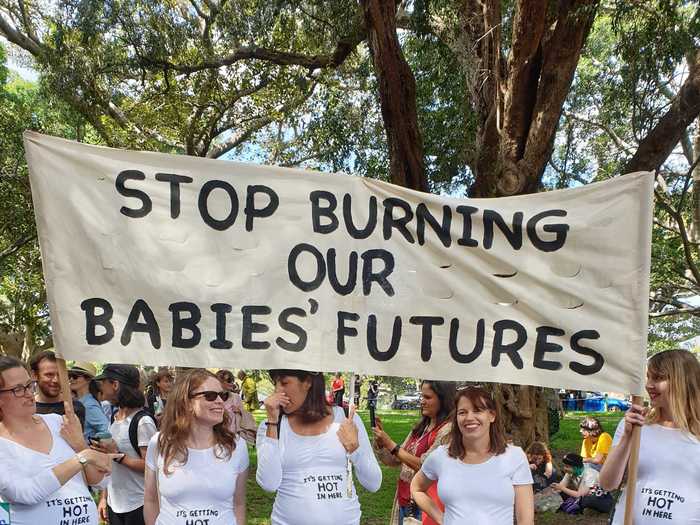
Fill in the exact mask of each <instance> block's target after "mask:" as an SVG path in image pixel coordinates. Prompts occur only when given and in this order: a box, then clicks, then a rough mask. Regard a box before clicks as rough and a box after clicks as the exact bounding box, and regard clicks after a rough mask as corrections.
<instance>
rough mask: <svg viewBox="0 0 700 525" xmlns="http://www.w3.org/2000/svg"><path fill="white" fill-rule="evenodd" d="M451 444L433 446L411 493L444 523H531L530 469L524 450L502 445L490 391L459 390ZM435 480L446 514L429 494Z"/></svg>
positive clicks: (420, 504)
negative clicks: (428, 491)
mask: <svg viewBox="0 0 700 525" xmlns="http://www.w3.org/2000/svg"><path fill="white" fill-rule="evenodd" d="M455 407H456V408H455V412H454V415H453V418H452V432H451V439H450V444H449V445H443V446H440V447H438V448H437V449H435V451H433V452H432V453H431V454H430V455H429V456H428V458H427V459H425V460H424V461H423V465H422V466H421V469H420V470H419V471H418V472H417V473H416V475H415V476H414V477H413V481H411V495H412V496H413V499H414V501H415V502H416V504H418V506H419V507H420V508H421V509H422V510H423V511H424V512H426V513H427V514H428V515H429V516H430V517H431V518H432V519H434V520H435V521H436V522H437V523H444V524H445V525H462V524H464V523H469V524H471V525H512V524H513V516H515V522H516V523H517V525H532V524H534V519H535V517H534V516H535V511H534V499H533V493H532V474H531V472H530V467H529V464H528V461H527V456H525V452H523V450H522V449H521V448H520V447H515V446H512V445H507V444H506V439H505V434H504V432H503V428H502V426H501V424H500V422H499V420H498V416H499V410H498V406H497V405H496V403H495V402H494V401H493V398H492V397H491V394H489V393H488V392H487V391H486V390H484V389H483V388H481V387H466V388H463V389H461V390H459V391H458V392H457V397H456V398H455ZM434 481H437V489H438V496H440V499H441V500H442V502H443V503H444V505H445V511H444V513H443V512H442V511H441V510H440V508H439V507H438V506H437V504H436V503H435V502H434V501H433V500H432V499H431V498H430V496H429V495H428V494H427V490H428V488H429V487H430V485H431V484H432V483H433V482H434Z"/></svg>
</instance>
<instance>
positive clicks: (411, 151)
mask: <svg viewBox="0 0 700 525" xmlns="http://www.w3.org/2000/svg"><path fill="white" fill-rule="evenodd" d="M362 7H363V10H364V15H365V22H366V24H367V30H368V31H367V32H368V43H369V49H370V51H371V53H372V61H373V64H374V72H375V75H376V77H377V83H378V85H379V100H380V103H381V108H382V118H383V120H384V129H385V130H386V138H387V143H388V145H389V159H390V176H391V182H393V183H394V184H398V185H399V186H405V187H407V188H411V189H414V190H419V191H426V192H427V191H428V181H427V178H426V176H425V167H424V164H423V139H422V138H421V134H420V130H419V129H418V115H417V110H416V79H415V78H414V77H413V72H412V71H411V68H410V67H409V65H408V63H407V62H406V59H405V58H404V56H403V53H402V52H401V46H400V44H399V39H398V36H397V34H396V3H395V2H394V1H393V0H363V1H362Z"/></svg>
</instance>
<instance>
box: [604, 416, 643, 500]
mask: <svg viewBox="0 0 700 525" xmlns="http://www.w3.org/2000/svg"><path fill="white" fill-rule="evenodd" d="M645 413H646V409H645V408H644V407H641V406H639V405H632V406H631V407H630V408H629V409H628V410H627V412H626V413H625V419H624V427H623V431H622V435H621V436H620V439H619V441H618V442H617V445H615V446H614V447H612V449H610V453H609V454H608V457H607V460H606V461H605V463H604V464H603V468H602V469H601V471H600V476H599V477H598V483H599V484H600V487H601V488H602V489H603V490H615V489H616V488H618V487H619V486H620V483H622V478H623V477H624V475H625V470H626V469H627V462H628V461H629V457H630V452H631V450H632V439H631V437H632V429H633V428H634V427H635V426H639V427H641V426H643V425H644V416H645ZM618 432H619V430H618ZM616 436H617V433H616Z"/></svg>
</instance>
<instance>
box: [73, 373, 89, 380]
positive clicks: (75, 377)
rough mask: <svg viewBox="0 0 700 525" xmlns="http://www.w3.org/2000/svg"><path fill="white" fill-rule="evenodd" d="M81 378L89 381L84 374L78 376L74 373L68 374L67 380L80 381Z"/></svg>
mask: <svg viewBox="0 0 700 525" xmlns="http://www.w3.org/2000/svg"><path fill="white" fill-rule="evenodd" d="M81 377H84V378H85V379H90V377H88V376H86V375H85V374H79V373H76V372H68V379H80V378H81Z"/></svg>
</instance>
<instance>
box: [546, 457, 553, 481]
mask: <svg viewBox="0 0 700 525" xmlns="http://www.w3.org/2000/svg"><path fill="white" fill-rule="evenodd" d="M552 472H554V465H552V462H551V461H550V462H548V463H547V464H546V465H545V467H544V477H545V478H547V479H549V478H551V477H552Z"/></svg>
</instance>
